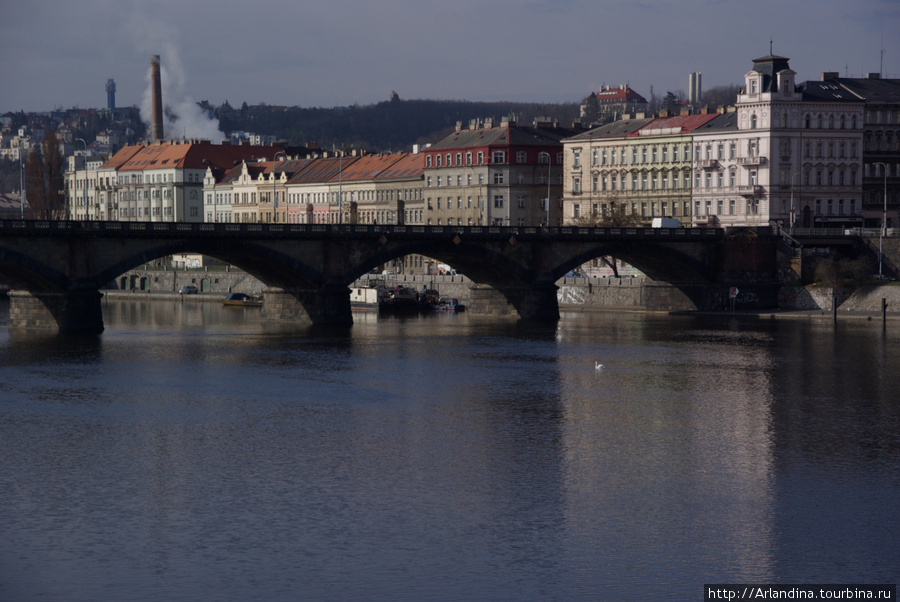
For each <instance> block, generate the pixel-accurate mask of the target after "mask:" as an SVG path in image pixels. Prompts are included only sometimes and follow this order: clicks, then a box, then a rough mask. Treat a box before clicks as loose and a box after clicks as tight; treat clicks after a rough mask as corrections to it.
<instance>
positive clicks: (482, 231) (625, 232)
mask: <svg viewBox="0 0 900 602" xmlns="http://www.w3.org/2000/svg"><path fill="white" fill-rule="evenodd" d="M780 243H781V239H780V237H779V236H778V234H777V233H775V232H773V231H771V230H770V229H769V228H760V229H738V230H735V231H730V232H726V231H724V230H721V229H713V228H709V229H706V228H689V229H680V228H679V229H663V228H581V227H556V228H542V227H472V226H368V225H313V224H310V225H306V224H303V225H300V224H297V225H293V224H206V223H154V222H73V221H27V220H0V283H5V284H7V285H8V286H9V287H10V289H11V290H10V321H9V326H10V328H13V329H18V328H57V329H59V331H61V332H86V333H99V332H102V330H103V319H102V316H101V304H100V299H101V296H102V295H101V293H100V289H101V288H103V287H104V286H105V285H107V284H108V283H110V282H113V281H115V279H116V278H117V277H118V276H120V275H121V274H123V273H125V272H127V271H129V270H131V269H133V268H136V267H138V266H140V265H142V264H145V263H149V262H152V261H154V260H156V259H158V258H161V257H166V256H168V255H173V254H180V253H201V254H204V255H209V256H212V257H215V258H217V259H220V260H223V261H226V262H228V263H230V264H233V265H235V266H237V267H239V268H241V269H243V270H245V271H247V272H248V273H250V274H252V275H253V276H255V277H257V278H258V279H259V280H261V281H262V282H264V283H265V284H266V285H267V289H266V291H265V293H266V294H265V299H266V300H265V305H264V307H263V315H264V317H266V318H273V319H279V318H280V319H297V320H302V321H308V322H311V323H313V324H351V323H352V320H353V319H352V314H351V310H350V297H349V286H350V285H351V283H353V282H354V281H355V280H356V279H357V278H358V277H360V276H362V275H364V274H366V273H367V272H369V271H370V270H372V269H374V268H376V267H378V266H380V265H383V264H386V263H388V262H390V261H391V260H392V259H396V258H399V257H403V256H405V255H409V254H421V255H425V256H428V257H431V258H434V259H436V260H438V261H441V262H443V263H447V264H449V265H451V266H453V267H454V268H456V269H457V270H459V272H460V273H463V274H465V275H466V276H467V277H468V278H469V279H471V280H472V281H473V282H474V283H475V285H474V286H476V287H481V288H482V289H484V290H485V291H489V292H490V294H492V295H494V297H495V299H496V298H498V297H497V296H499V298H500V300H501V301H504V302H505V303H507V304H509V305H511V306H512V308H514V310H515V312H516V313H517V314H518V316H519V317H521V318H525V319H543V320H554V319H558V318H559V307H558V304H557V297H556V290H557V286H556V284H555V282H556V281H557V280H558V279H559V278H561V277H562V276H563V275H565V274H566V273H567V272H569V271H570V270H572V269H573V268H575V267H577V266H579V265H581V264H583V263H585V262H586V261H590V260H592V259H594V258H597V257H600V256H615V257H617V258H619V259H622V260H624V261H626V262H628V263H630V264H632V265H634V266H635V267H637V268H638V269H640V270H641V271H643V272H644V273H645V274H647V276H648V277H649V278H651V279H653V280H655V281H661V282H665V283H669V284H670V285H671V286H673V287H676V288H678V289H679V290H681V291H682V292H683V293H684V295H686V296H687V297H688V298H689V299H690V300H691V302H692V303H693V304H694V306H695V307H696V308H697V309H709V308H712V307H721V299H722V298H723V296H724V295H726V294H727V290H728V287H730V286H738V287H744V288H746V287H748V286H750V287H753V290H755V291H757V297H758V298H759V300H760V306H761V307H773V306H774V305H775V299H776V289H777V284H776V272H777V267H776V263H777V261H776V255H777V249H778V248H779V245H780ZM473 298H474V295H473ZM473 305H474V307H472V308H471V309H473V310H474V311H476V312H478V311H479V307H478V304H477V303H474V304H473Z"/></svg>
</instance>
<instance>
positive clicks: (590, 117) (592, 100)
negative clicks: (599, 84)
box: [581, 92, 600, 124]
mask: <svg viewBox="0 0 900 602" xmlns="http://www.w3.org/2000/svg"><path fill="white" fill-rule="evenodd" d="M581 122H582V123H584V124H591V123H599V122H600V101H598V100H597V95H596V94H594V93H593V92H591V93H590V94H589V95H588V97H587V98H585V99H584V102H582V103H581Z"/></svg>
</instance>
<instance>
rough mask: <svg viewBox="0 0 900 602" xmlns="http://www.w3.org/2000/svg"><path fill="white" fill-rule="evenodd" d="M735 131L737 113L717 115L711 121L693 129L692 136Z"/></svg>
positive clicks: (730, 112)
mask: <svg viewBox="0 0 900 602" xmlns="http://www.w3.org/2000/svg"><path fill="white" fill-rule="evenodd" d="M736 129H737V112H736V111H729V112H727V113H719V114H718V115H716V116H715V117H714V118H713V119H710V120H709V121H707V122H706V123H704V124H701V125H699V126H697V127H696V128H694V131H693V133H694V134H707V133H713V132H723V131H726V130H736Z"/></svg>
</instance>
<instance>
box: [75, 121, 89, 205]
mask: <svg viewBox="0 0 900 602" xmlns="http://www.w3.org/2000/svg"><path fill="white" fill-rule="evenodd" d="M75 140H76V141H78V142H81V143H82V144H83V145H84V155H83V156H82V157H81V161H82V163H84V182H82V184H81V186H82V189H83V190H84V219H88V205H87V175H88V173H87V142H85V141H84V138H76V139H75ZM76 167H77V166H76ZM75 174H76V175H77V174H78V170H77V169H76V170H75ZM75 182H76V183H77V182H78V178H77V177H76V178H75ZM75 217H76V218H77V217H78V209H77V207H76V209H75Z"/></svg>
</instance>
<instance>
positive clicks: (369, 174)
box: [341, 155, 399, 181]
mask: <svg viewBox="0 0 900 602" xmlns="http://www.w3.org/2000/svg"><path fill="white" fill-rule="evenodd" d="M398 159H399V155H365V156H363V157H359V158H358V159H357V160H356V161H354V162H353V163H351V164H350V165H349V166H348V167H345V168H344V170H343V173H342V174H341V179H342V180H344V181H353V180H372V179H374V178H375V177H377V176H378V175H379V174H380V173H382V172H383V171H385V170H387V169H390V168H391V167H392V166H393V165H394V164H395V163H396V162H397V161H398Z"/></svg>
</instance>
